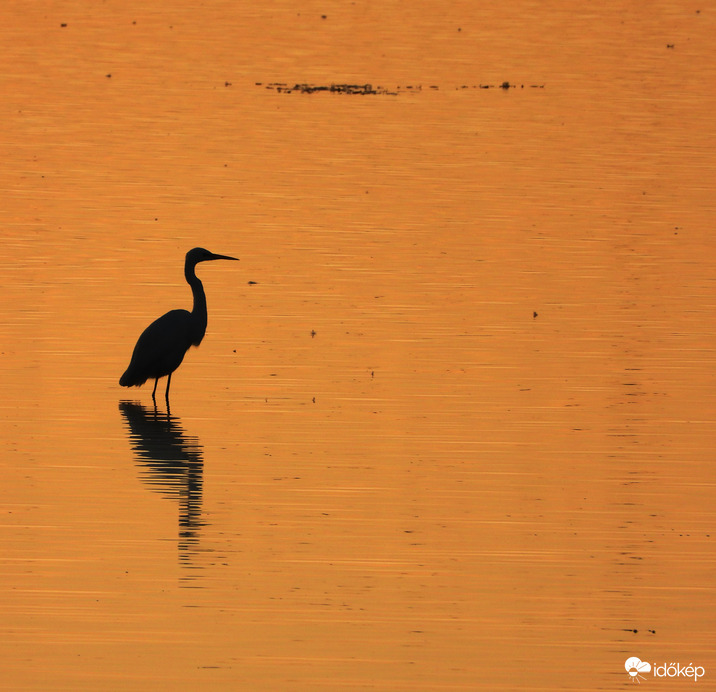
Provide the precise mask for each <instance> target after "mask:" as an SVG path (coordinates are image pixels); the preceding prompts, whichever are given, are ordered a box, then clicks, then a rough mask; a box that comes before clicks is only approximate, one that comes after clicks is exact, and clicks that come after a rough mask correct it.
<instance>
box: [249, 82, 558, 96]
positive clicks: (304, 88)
mask: <svg viewBox="0 0 716 692" xmlns="http://www.w3.org/2000/svg"><path fill="white" fill-rule="evenodd" d="M255 84H256V86H258V87H264V88H266V89H272V90H274V91H277V92H278V93H280V94H293V93H298V94H315V93H316V92H319V91H328V92H330V93H333V94H357V95H359V96H373V95H379V96H380V95H382V96H397V95H398V94H402V93H408V92H416V91H422V90H423V86H422V85H421V84H420V85H410V84H408V85H405V86H397V87H395V88H393V89H388V88H386V87H382V86H373V85H372V84H305V83H297V84H289V83H287V82H268V83H266V84H264V83H263V82H256V83H255ZM525 88H527V89H544V84H528V85H525V84H512V83H511V82H502V84H472V85H468V84H463V85H461V86H456V87H452V90H454V91H462V90H466V89H503V90H504V91H507V90H508V89H525ZM425 89H426V90H432V91H439V90H440V87H439V86H435V85H432V84H431V85H430V86H427V87H425Z"/></svg>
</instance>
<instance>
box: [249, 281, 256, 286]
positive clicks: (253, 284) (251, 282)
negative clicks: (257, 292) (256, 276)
mask: <svg viewBox="0 0 716 692" xmlns="http://www.w3.org/2000/svg"><path fill="white" fill-rule="evenodd" d="M248 284H249V286H255V285H256V282H255V281H249V282H248Z"/></svg>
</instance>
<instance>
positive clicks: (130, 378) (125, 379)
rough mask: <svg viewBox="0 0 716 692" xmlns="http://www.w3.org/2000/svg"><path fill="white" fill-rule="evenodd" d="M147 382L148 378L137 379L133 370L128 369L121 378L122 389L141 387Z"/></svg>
mask: <svg viewBox="0 0 716 692" xmlns="http://www.w3.org/2000/svg"><path fill="white" fill-rule="evenodd" d="M146 381H147V378H146V377H145V378H141V377H137V375H135V374H134V373H133V372H132V368H127V370H126V371H125V373H124V375H122V377H120V378H119V384H120V386H121V387H141V386H142V385H143V384H144V383H145V382H146Z"/></svg>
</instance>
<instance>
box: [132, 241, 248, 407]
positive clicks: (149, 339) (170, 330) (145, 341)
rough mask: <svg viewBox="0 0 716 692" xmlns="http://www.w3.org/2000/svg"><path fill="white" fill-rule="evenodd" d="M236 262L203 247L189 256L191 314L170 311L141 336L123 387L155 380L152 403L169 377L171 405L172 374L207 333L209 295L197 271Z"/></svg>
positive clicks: (187, 267)
mask: <svg viewBox="0 0 716 692" xmlns="http://www.w3.org/2000/svg"><path fill="white" fill-rule="evenodd" d="M220 259H223V260H237V258H236V257H227V256H226V255H215V254H214V253H213V252H209V251H208V250H205V249H204V248H201V247H195V248H194V249H193V250H189V252H187V253H186V261H185V262H184V276H185V277H186V280H187V283H188V284H189V286H191V292H192V294H193V295H194V307H193V309H192V311H191V312H189V311H188V310H171V311H170V312H168V313H167V314H166V315H162V316H161V317H160V318H159V319H158V320H154V322H152V323H151V324H150V325H149V326H148V327H147V328H146V329H145V330H144V331H143V332H142V334H141V336H140V337H139V339H138V340H137V345H136V346H135V347H134V352H133V353H132V360H131V362H130V363H129V367H128V368H127V370H126V371H125V373H124V375H122V377H121V378H120V380H119V384H120V385H122V387H141V386H142V385H143V384H144V383H145V382H146V381H147V380H151V379H153V380H154V390H153V391H152V399H153V400H154V403H155V404H156V402H157V400H156V398H155V394H156V392H157V383H158V382H159V378H160V377H167V390H166V392H165V394H164V398H165V399H166V402H167V406H168V405H169V385H170V384H171V381H172V373H173V372H174V371H175V370H176V369H177V368H178V367H179V366H180V365H181V362H182V360H184V355H185V354H186V352H187V351H188V350H189V349H190V348H191V347H192V346H198V345H199V344H200V343H201V340H202V339H203V338H204V334H205V333H206V321H207V315H206V295H205V294H204V287H203V286H202V285H201V281H199V279H198V278H197V276H196V273H195V271H194V270H195V269H196V265H197V264H199V262H208V261H210V260H220Z"/></svg>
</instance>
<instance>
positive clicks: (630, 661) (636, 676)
mask: <svg viewBox="0 0 716 692" xmlns="http://www.w3.org/2000/svg"><path fill="white" fill-rule="evenodd" d="M624 667H625V668H626V672H627V673H629V677H630V678H631V681H632V682H638V683H639V684H640V685H641V681H642V680H646V678H645V677H644V676H643V675H642V673H649V672H650V671H651V663H647V662H646V661H641V660H639V659H638V658H637V657H636V656H632V657H631V658H627V660H626V662H625V663H624Z"/></svg>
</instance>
